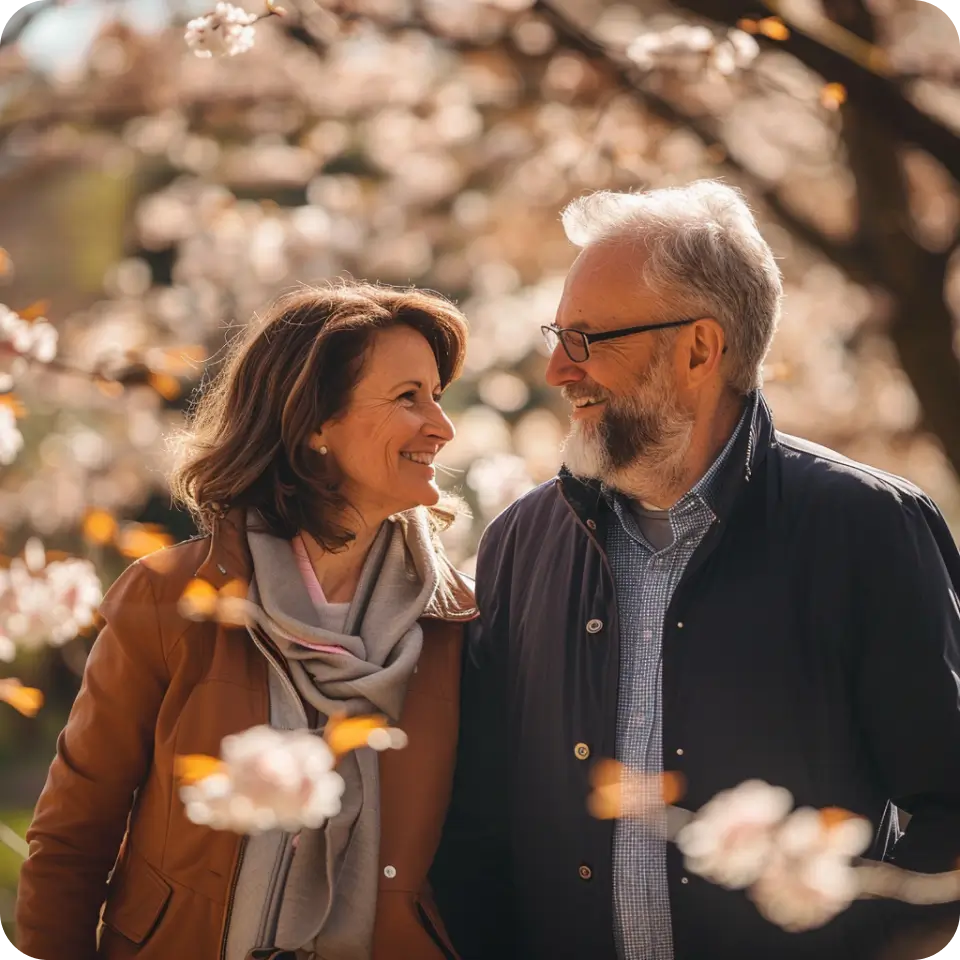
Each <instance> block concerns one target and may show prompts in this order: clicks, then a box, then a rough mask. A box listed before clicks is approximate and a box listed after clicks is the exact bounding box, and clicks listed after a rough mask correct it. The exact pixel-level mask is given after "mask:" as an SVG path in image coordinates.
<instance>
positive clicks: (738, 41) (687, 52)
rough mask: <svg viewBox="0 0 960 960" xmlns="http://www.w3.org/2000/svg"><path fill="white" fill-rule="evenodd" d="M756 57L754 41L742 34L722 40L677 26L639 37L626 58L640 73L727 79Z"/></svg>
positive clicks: (700, 30) (733, 32) (702, 30)
mask: <svg viewBox="0 0 960 960" xmlns="http://www.w3.org/2000/svg"><path fill="white" fill-rule="evenodd" d="M759 53H760V47H759V45H758V44H757V41H756V40H755V39H754V38H753V37H751V36H750V35H749V34H748V33H745V32H744V31H742V30H728V31H727V33H726V36H720V35H718V34H716V33H714V32H713V31H712V30H711V29H710V28H709V27H705V26H699V25H693V24H685V23H680V24H676V25H675V26H673V27H670V28H669V29H667V30H663V31H660V32H658V33H642V34H640V35H639V36H638V37H635V38H634V40H633V41H632V42H631V43H630V45H629V47H627V57H628V58H629V59H630V60H632V61H633V62H634V63H635V64H636V65H637V66H638V67H639V68H640V69H641V70H647V71H650V70H665V71H673V72H675V73H687V74H700V73H702V72H703V71H705V70H706V71H713V72H714V73H716V74H721V75H722V76H730V75H731V74H733V73H736V72H737V71H738V70H743V69H744V68H746V67H748V66H749V65H750V64H751V63H753V61H754V60H755V59H756V57H757V55H758V54H759Z"/></svg>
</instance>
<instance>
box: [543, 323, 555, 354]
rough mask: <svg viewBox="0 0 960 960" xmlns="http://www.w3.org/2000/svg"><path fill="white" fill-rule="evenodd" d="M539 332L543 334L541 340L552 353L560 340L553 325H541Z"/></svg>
mask: <svg viewBox="0 0 960 960" xmlns="http://www.w3.org/2000/svg"><path fill="white" fill-rule="evenodd" d="M540 332H541V333H542V334H543V342H544V343H545V344H546V345H547V350H548V351H549V352H550V353H553V351H554V350H556V349H557V344H558V343H559V342H560V337H559V336H558V335H557V331H556V330H554V329H553V327H541V328H540Z"/></svg>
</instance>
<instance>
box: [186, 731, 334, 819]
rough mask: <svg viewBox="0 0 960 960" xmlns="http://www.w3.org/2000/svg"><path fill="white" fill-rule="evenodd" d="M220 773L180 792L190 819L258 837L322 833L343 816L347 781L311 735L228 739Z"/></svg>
mask: <svg viewBox="0 0 960 960" xmlns="http://www.w3.org/2000/svg"><path fill="white" fill-rule="evenodd" d="M222 756H223V764H222V766H221V768H220V769H218V770H217V771H216V772H215V773H212V774H211V775H209V776H206V777H203V778H202V779H200V780H198V781H197V782H195V783H192V784H187V785H184V786H182V787H181V788H180V798H181V799H182V800H183V802H184V804H185V805H186V814H187V817H188V818H189V819H190V820H192V821H193V822H194V823H200V824H205V825H208V826H211V827H213V828H214V829H217V830H232V831H234V832H235V833H245V834H254V833H261V832H263V831H265V830H273V829H276V828H278V827H279V828H280V829H282V830H286V831H288V832H295V831H297V830H300V829H302V828H317V827H320V826H322V825H323V823H324V822H325V821H326V820H328V819H329V818H330V817H333V816H336V815H337V814H338V813H339V812H340V798H341V797H342V795H343V791H344V782H343V778H342V777H341V776H340V774H338V773H337V772H336V770H334V764H335V757H334V754H333V751H331V749H330V748H329V747H328V746H327V744H326V743H325V742H324V741H323V740H322V739H321V738H320V737H318V736H315V735H314V734H311V733H309V732H308V731H306V730H296V731H282V730H274V729H272V728H270V727H266V726H260V727H253V728H252V729H250V730H246V731H244V732H243V733H239V734H235V735H233V736H229V737H225V738H224V740H223V744H222Z"/></svg>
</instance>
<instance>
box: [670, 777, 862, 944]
mask: <svg viewBox="0 0 960 960" xmlns="http://www.w3.org/2000/svg"><path fill="white" fill-rule="evenodd" d="M792 808H793V797H792V796H791V795H790V792H789V791H787V790H785V789H784V788H783V787H774V786H771V785H770V784H768V783H764V782H763V781H761V780H748V781H747V782H745V783H742V784H740V785H739V786H738V787H735V788H733V789H732V790H724V791H722V792H720V793H718V794H717V795H716V796H715V797H714V798H713V799H712V800H710V802H709V803H707V804H706V805H705V806H703V807H702V808H701V809H700V810H699V811H698V812H697V813H696V814H695V815H694V816H693V819H692V820H691V821H690V822H689V823H688V824H687V825H686V826H684V827H683V828H681V829H680V831H679V832H678V834H677V836H676V843H677V846H678V847H679V848H680V850H681V852H682V853H683V855H684V863H685V865H686V867H687V869H688V870H690V872H691V873H696V874H698V875H699V876H702V877H704V878H705V879H707V880H710V881H712V882H713V883H717V884H720V885H721V886H724V887H727V888H728V889H732V890H743V889H746V890H747V893H748V896H749V897H750V899H751V900H753V902H754V903H755V904H756V905H757V909H758V910H759V911H760V912H761V913H762V914H763V915H764V916H765V917H766V918H767V919H768V920H770V921H771V922H773V923H776V924H778V925H779V926H781V927H783V928H784V929H785V930H790V931H794V932H799V931H802V930H811V929H814V928H816V927H820V926H823V924H825V923H827V922H828V921H830V920H832V919H833V918H834V917H835V916H837V914H839V913H841V912H842V911H844V910H846V909H847V907H849V906H850V904H851V903H853V901H854V900H855V899H857V896H858V895H859V893H860V888H859V884H858V881H857V876H856V873H855V870H854V866H853V858H854V857H857V856H859V855H860V854H861V853H863V851H864V850H866V848H867V847H868V846H869V845H870V841H871V839H872V836H873V831H872V829H871V827H870V824H869V823H868V822H867V821H866V820H864V819H863V818H861V817H855V816H852V815H850V814H847V813H846V812H845V811H839V810H814V809H813V808H811V807H800V808H798V809H796V810H792Z"/></svg>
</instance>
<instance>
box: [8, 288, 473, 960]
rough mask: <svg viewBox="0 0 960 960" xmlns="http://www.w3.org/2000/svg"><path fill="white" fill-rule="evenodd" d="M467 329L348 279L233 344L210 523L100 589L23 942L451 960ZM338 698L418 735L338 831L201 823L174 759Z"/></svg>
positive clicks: (348, 773)
mask: <svg viewBox="0 0 960 960" xmlns="http://www.w3.org/2000/svg"><path fill="white" fill-rule="evenodd" d="M465 342H466V324H465V321H464V318H463V317H462V315H461V314H460V313H459V312H458V311H457V310H456V309H455V308H454V307H453V306H452V305H451V304H450V303H448V302H447V301H446V300H444V299H442V298H441V297H439V296H437V295H435V294H431V293H425V292H420V291H415V290H407V291H395V290H391V289H385V288H380V287H374V286H369V285H342V286H338V287H335V288H331V289H325V290H307V291H305V292H298V293H296V294H293V295H290V296H287V297H285V298H283V299H281V300H280V301H279V303H278V304H277V305H276V307H275V308H274V309H273V310H272V311H271V312H270V313H269V315H268V316H267V317H266V318H265V320H264V321H263V322H261V323H258V324H257V325H255V326H252V327H251V329H250V331H249V333H248V335H247V336H245V337H244V338H243V339H242V340H241V341H240V342H239V343H238V345H237V346H236V347H235V348H234V349H233V352H232V356H231V358H230V360H229V361H228V363H227V364H226V366H225V368H224V370H223V372H222V373H221V374H220V376H219V377H218V378H217V379H216V381H215V382H214V383H213V384H212V386H211V387H210V388H209V389H208V390H207V391H206V393H205V394H204V395H203V397H202V398H201V400H200V402H199V405H198V407H197V409H196V411H195V413H194V417H193V421H192V424H191V427H190V430H189V432H188V433H187V434H186V436H185V437H184V440H185V444H184V454H183V457H182V459H181V463H180V466H179V468H178V470H177V472H176V474H175V476H174V478H173V483H172V488H173V490H174V493H175V495H176V496H177V497H178V498H179V499H180V500H181V501H182V502H183V503H185V504H186V505H187V506H188V507H189V508H190V509H191V510H192V512H193V513H194V515H195V517H196V519H197V520H198V522H199V525H200V526H201V528H202V529H203V530H204V531H205V532H206V536H203V537H200V538H197V539H194V540H191V541H188V542H187V543H183V544H180V545H178V546H176V547H172V548H170V549H168V550H163V551H161V552H159V553H157V554H154V555H152V556H149V557H146V558H145V559H143V560H141V561H139V562H138V563H135V564H133V566H131V567H130V568H129V569H128V570H127V571H126V572H125V573H124V574H123V575H122V576H121V577H120V578H119V580H118V581H117V582H116V583H115V584H114V586H113V588H112V589H111V590H110V591H109V592H108V594H107V597H106V599H105V600H104V602H103V605H102V608H101V612H102V615H103V618H104V620H105V626H104V627H103V630H102V632H101V633H100V636H99V637H98V639H97V641H96V643H95V644H94V647H93V650H92V651H91V654H90V658H89V660H88V662H87V667H86V672H85V675H84V681H83V686H82V688H81V690H80V693H79V695H78V697H77V700H76V703H75V704H74V707H73V710H72V712H71V714H70V719H69V721H68V723H67V726H66V729H65V730H64V731H63V734H62V735H61V737H60V741H59V744H58V749H57V757H56V759H55V760H54V762H53V765H52V767H51V769H50V774H49V776H48V779H47V783H46V786H45V788H44V791H43V794H42V795H41V797H40V800H39V803H38V804H37V809H36V813H35V816H34V820H33V824H32V826H31V828H30V831H29V833H28V835H27V836H28V840H29V842H30V857H29V859H28V860H27V861H26V863H25V864H24V867H23V871H22V873H21V877H20V888H19V895H18V902H17V929H18V935H19V946H20V949H21V950H23V951H25V952H26V953H27V954H28V955H29V956H31V957H37V958H40V960H92V958H94V957H103V958H107V960H121V958H126V957H138V958H142V960H161V958H162V960H220V958H223V960H247V958H251V960H253V958H266V957H282V956H287V957H289V958H290V960H294V958H296V960H312V958H323V960H361V958H369V957H373V958H374V960H438V958H442V957H450V956H453V952H452V950H451V948H450V947H449V943H448V941H447V939H446V936H445V934H444V931H443V928H442V925H441V924H440V923H439V921H438V920H437V918H436V916H435V911H434V910H433V908H432V904H431V899H430V897H429V896H428V894H427V892H426V890H425V887H426V875H427V870H428V869H429V867H430V864H431V861H432V859H433V857H434V854H435V851H436V847H437V843H438V840H439V836H440V830H441V826H442V823H443V817H444V813H445V809H446V805H447V802H448V797H449V792H450V787H451V780H452V771H453V762H454V754H455V748H456V737H457V722H458V699H457V698H458V685H459V670H460V648H461V643H462V631H463V629H464V627H463V624H464V623H465V622H466V621H468V620H470V619H472V618H473V617H474V616H475V610H474V605H473V597H472V594H471V592H470V590H469V588H468V587H467V586H466V585H465V584H464V582H463V581H462V580H461V579H460V577H459V576H458V575H457V574H456V572H455V571H454V570H453V569H452V567H451V566H450V564H449V563H448V562H447V561H446V559H445V557H444V554H443V551H442V549H441V547H440V545H439V543H438V542H437V538H436V534H437V531H438V530H439V529H440V528H441V527H442V526H443V525H444V524H445V523H447V522H449V520H450V514H449V513H448V512H446V511H444V510H442V509H441V508H439V507H438V506H437V504H438V502H439V500H440V491H439V489H438V488H437V485H436V478H435V467H434V466H433V460H434V457H435V456H436V455H437V453H438V452H439V451H440V450H441V449H442V447H443V446H444V445H445V444H446V443H447V442H449V441H450V440H451V439H452V437H453V433H454V431H453V426H452V424H451V423H450V421H449V420H448V418H447V417H446V416H445V414H444V413H443V411H442V410H441V408H440V397H441V394H442V391H443V390H444V389H445V388H446V387H447V386H448V385H449V384H450V382H451V381H452V380H454V379H455V378H456V377H457V375H458V374H459V371H460V368H461V364H462V361H463V353H464V347H465ZM195 579H200V580H204V581H206V582H207V583H209V584H212V585H213V586H214V587H215V588H218V589H221V588H224V587H227V588H228V590H230V591H235V590H236V589H237V582H238V581H239V582H240V583H242V584H243V587H242V589H243V590H244V591H245V593H246V597H247V599H248V600H250V601H252V603H253V604H254V605H255V606H254V609H255V610H256V615H255V616H254V617H252V618H251V620H252V623H251V624H250V625H249V626H247V627H239V626H236V625H233V626H231V625H228V624H225V623H216V622H213V621H209V620H208V621H202V622H197V621H195V620H191V619H187V618H186V617H185V616H184V615H183V613H182V612H181V610H182V609H183V604H182V603H181V602H180V601H181V597H182V596H183V594H184V591H185V590H186V588H187V587H188V585H190V584H191V583H192V582H193V581H194V580H195ZM340 711H346V712H347V713H349V714H358V713H369V712H377V713H383V714H386V715H387V716H388V717H389V718H390V719H391V720H393V721H394V722H396V723H397V724H398V725H399V726H400V727H401V728H402V729H403V730H404V731H405V732H406V733H407V735H408V737H409V745H408V746H407V748H406V749H405V750H402V751H397V752H391V753H390V754H389V755H386V754H385V755H383V756H382V757H380V758H379V763H378V758H377V755H376V754H374V753H373V752H372V751H371V750H369V749H368V748H365V749H363V750H361V751H358V752H357V753H356V754H353V755H350V756H348V757H347V758H346V760H345V762H344V763H343V764H342V766H341V773H342V774H343V776H344V779H345V781H346V783H347V790H346V793H345V795H344V800H343V809H342V811H341V813H340V814H339V815H338V816H337V817H335V818H334V819H333V820H331V821H330V822H329V823H328V824H327V825H326V826H325V827H324V828H323V829H321V830H316V831H309V830H308V831H303V832H302V833H301V834H300V835H299V836H298V837H297V838H296V843H294V842H293V838H291V837H290V836H288V835H284V834H281V833H280V832H279V831H273V832H271V833H268V834H263V835H260V836H258V837H253V838H249V839H246V840H241V838H240V837H239V836H237V835H235V834H232V833H227V832H218V831H214V830H211V829H209V828H206V827H203V826H197V825H195V824H193V823H191V822H190V821H188V819H187V818H186V817H185V815H184V809H183V805H182V803H181V802H180V800H179V799H178V794H177V788H176V785H175V782H174V757H175V756H176V755H183V754H194V753H201V754H211V755H217V754H218V753H219V749H220V741H221V740H222V738H223V737H224V736H226V735H227V734H231V733H236V732H239V731H242V730H244V729H247V728H249V727H253V726H256V725H258V724H267V723H269V724H271V725H272V726H274V727H280V728H296V727H303V726H307V725H309V726H312V727H320V726H322V725H323V723H324V720H325V719H326V717H328V716H330V715H331V714H333V713H334V712H340ZM284 877H286V879H285V880H284ZM101 907H102V908H103V912H102V926H101V927H100V930H99V931H98V921H99V920H100V914H101Z"/></svg>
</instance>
